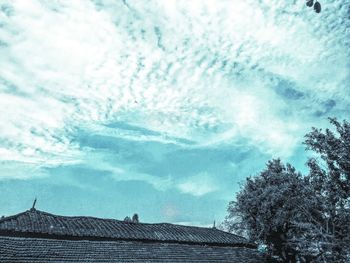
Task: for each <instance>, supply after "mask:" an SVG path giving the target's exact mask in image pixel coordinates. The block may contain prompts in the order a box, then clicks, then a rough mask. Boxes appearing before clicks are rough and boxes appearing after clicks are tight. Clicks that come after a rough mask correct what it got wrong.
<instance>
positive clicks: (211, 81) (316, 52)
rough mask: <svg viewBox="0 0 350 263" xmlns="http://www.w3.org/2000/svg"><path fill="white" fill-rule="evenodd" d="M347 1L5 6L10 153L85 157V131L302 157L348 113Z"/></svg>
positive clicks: (49, 158)
mask: <svg viewBox="0 0 350 263" xmlns="http://www.w3.org/2000/svg"><path fill="white" fill-rule="evenodd" d="M341 3H343V1H342V0H335V1H330V2H329V1H328V2H327V3H324V11H323V12H322V13H321V14H320V15H315V14H314V13H313V12H310V10H309V9H306V8H305V7H304V3H303V2H302V1H301V2H299V1H297V2H295V1H277V0H270V1H260V2H257V1H253V0H249V1H235V2H232V1H226V0H222V1H206V2H203V1H191V3H189V2H188V1H164V2H163V1H147V4H146V3H145V2H142V1H131V0H130V1H63V2H61V1H35V0H33V1H25V2H23V1H3V2H2V3H1V4H0V5H1V12H0V15H1V16H0V22H1V26H0V40H1V41H0V55H1V60H0V105H1V107H0V139H1V144H0V159H1V160H3V161H7V162H23V163H25V164H27V165H28V166H30V167H32V169H36V168H35V167H39V168H40V167H43V166H44V167H45V166H56V165H58V164H72V163H87V162H88V157H87V154H86V152H85V149H84V148H82V147H81V145H79V142H77V140H76V138H75V136H76V131H77V129H85V130H86V132H90V133H91V134H100V135H102V136H112V137H117V138H122V139H125V140H134V141H155V142H160V143H164V144H176V145H178V146H180V147H221V146H222V145H232V147H237V145H241V142H242V140H243V141H244V143H246V144H247V145H249V147H251V146H254V147H257V148H258V149H259V150H260V151H261V152H262V153H266V154H269V155H274V156H282V157H288V156H291V155H292V154H293V152H294V150H295V148H296V146H297V145H298V143H299V142H300V139H301V138H302V135H303V134H304V133H305V131H306V130H308V129H309V127H310V126H312V125H314V124H315V123H316V122H319V118H320V116H321V117H322V118H323V116H324V115H337V116H346V114H347V113H348V112H347V109H348V105H349V93H348V92H347V91H348V86H347V83H348V81H349V66H348V61H349V57H350V49H349V39H350V37H349V36H350V33H349V28H350V26H349V20H348V18H347V9H346V7H345V6H346V5H345V4H343V5H341ZM115 123H122V124H124V125H125V124H127V125H130V127H138V130H135V129H130V127H129V128H126V127H125V126H124V127H120V126H119V127H118V126H113V124H115ZM101 154H103V153H101ZM141 174H142V173H141ZM141 174H139V175H138V176H140V178H144V180H146V181H147V180H149V181H152V180H154V178H153V179H147V178H149V177H147V176H145V175H143V176H142V175H141ZM0 176H1V175H0ZM26 176H27V175H26ZM16 177H20V176H16ZM23 177H25V176H24V175H23ZM160 184H162V183H160ZM175 185H176V183H175ZM191 187H192V186H191V183H190V182H183V183H182V186H181V187H180V188H181V189H182V191H184V192H186V191H187V192H192V193H194V190H197V191H198V192H197V195H201V194H204V193H205V192H208V191H209V189H207V188H206V186H205V185H203V187H202V188H197V189H192V188H191ZM186 189H187V190H186ZM191 189H192V190H191Z"/></svg>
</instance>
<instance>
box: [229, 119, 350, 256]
mask: <svg viewBox="0 0 350 263" xmlns="http://www.w3.org/2000/svg"><path fill="white" fill-rule="evenodd" d="M330 122H331V123H332V124H333V125H334V127H335V131H334V132H332V131H331V130H329V129H326V130H325V131H323V130H321V129H316V128H313V129H312V131H311V132H310V133H308V134H307V135H306V136H305V138H306V140H305V145H306V147H307V149H308V150H311V151H313V152H315V153H316V154H317V155H319V156H320V158H319V159H315V158H311V159H309V160H308V162H307V165H308V167H309V171H310V172H309V174H308V175H306V176H302V175H301V174H300V173H298V172H296V170H295V168H294V167H293V166H291V165H290V164H286V165H284V164H283V163H282V162H281V161H280V160H279V159H277V160H271V161H269V162H268V163H267V165H266V168H265V169H264V170H263V171H261V172H260V173H259V174H258V175H257V176H254V177H249V178H247V180H246V182H245V184H244V185H243V187H242V189H241V191H240V192H239V193H238V194H237V196H236V200H235V201H232V202H230V204H229V207H228V212H229V214H228V216H227V218H226V220H225V226H226V229H228V230H229V231H232V232H236V233H240V234H244V235H246V236H247V237H248V238H249V239H250V240H251V241H254V242H256V243H258V244H263V245H266V247H267V251H268V252H269V253H270V254H271V255H272V256H278V258H279V259H281V260H282V261H283V262H290V263H293V262H349V255H350V124H349V123H348V122H346V121H344V122H343V123H339V122H338V121H337V120H336V119H330Z"/></svg>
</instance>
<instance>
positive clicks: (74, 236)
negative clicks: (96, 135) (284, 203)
mask: <svg viewBox="0 0 350 263" xmlns="http://www.w3.org/2000/svg"><path fill="white" fill-rule="evenodd" d="M0 262H11V263H12V262H29V263H30V262H172V263H175V262H231V263H238V262H245V263H261V262H264V259H263V257H262V255H260V254H259V252H258V251H257V250H256V247H255V246H254V245H253V244H250V243H249V242H247V240H246V239H244V238H243V237H240V236H237V235H233V234H230V233H227V232H224V231H221V230H218V229H216V228H203V227H193V226H181V225H175V224H167V223H160V224H147V223H133V222H125V221H120V220H115V219H101V218H95V217H85V216H74V217H70V216H59V215H53V214H50V213H46V212H43V211H39V210H37V209H35V208H32V209H30V210H27V211H25V212H23V213H19V214H17V215H13V216H8V217H4V218H2V219H0Z"/></svg>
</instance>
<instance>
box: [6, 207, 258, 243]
mask: <svg viewBox="0 0 350 263" xmlns="http://www.w3.org/2000/svg"><path fill="white" fill-rule="evenodd" d="M28 212H38V213H40V214H43V215H47V216H52V217H56V218H62V219H66V218H67V219H94V220H99V221H110V222H111V221H112V222H115V221H117V222H119V223H121V224H125V225H134V224H138V225H150V226H161V225H162V226H164V225H172V226H180V227H184V228H188V229H191V228H192V229H210V230H214V231H217V232H222V233H225V234H230V235H233V236H236V237H238V238H242V237H241V236H238V235H235V234H232V233H228V232H225V231H222V230H219V229H217V228H208V227H199V226H185V225H178V224H171V223H140V222H138V223H135V222H126V221H123V220H117V219H111V218H99V217H93V216H63V215H56V214H52V213H48V212H45V211H41V210H38V209H35V208H31V209H29V210H26V211H24V212H21V213H18V214H15V215H11V216H7V217H4V218H2V219H0V223H2V222H5V221H9V220H12V219H16V218H17V217H19V216H21V215H24V214H26V213H28ZM0 236H12V237H27V238H28V237H34V238H45V239H61V240H90V241H116V240H123V241H141V242H148V243H157V242H158V243H180V244H199V245H208V246H212V245H213V246H221V247H247V248H257V245H256V244H253V243H250V242H248V241H246V242H235V243H220V242H217V243H216V242H209V243H204V242H196V241H181V240H160V239H142V238H125V237H98V236H72V235H59V234H49V233H39V232H30V231H18V230H1V229H0ZM243 239H244V238H243Z"/></svg>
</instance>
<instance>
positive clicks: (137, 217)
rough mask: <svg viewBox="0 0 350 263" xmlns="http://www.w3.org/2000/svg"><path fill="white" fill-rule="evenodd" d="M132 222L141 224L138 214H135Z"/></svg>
mask: <svg viewBox="0 0 350 263" xmlns="http://www.w3.org/2000/svg"><path fill="white" fill-rule="evenodd" d="M131 220H132V222H133V223H138V222H139V215H138V214H134V215H133V216H132V219H131Z"/></svg>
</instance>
